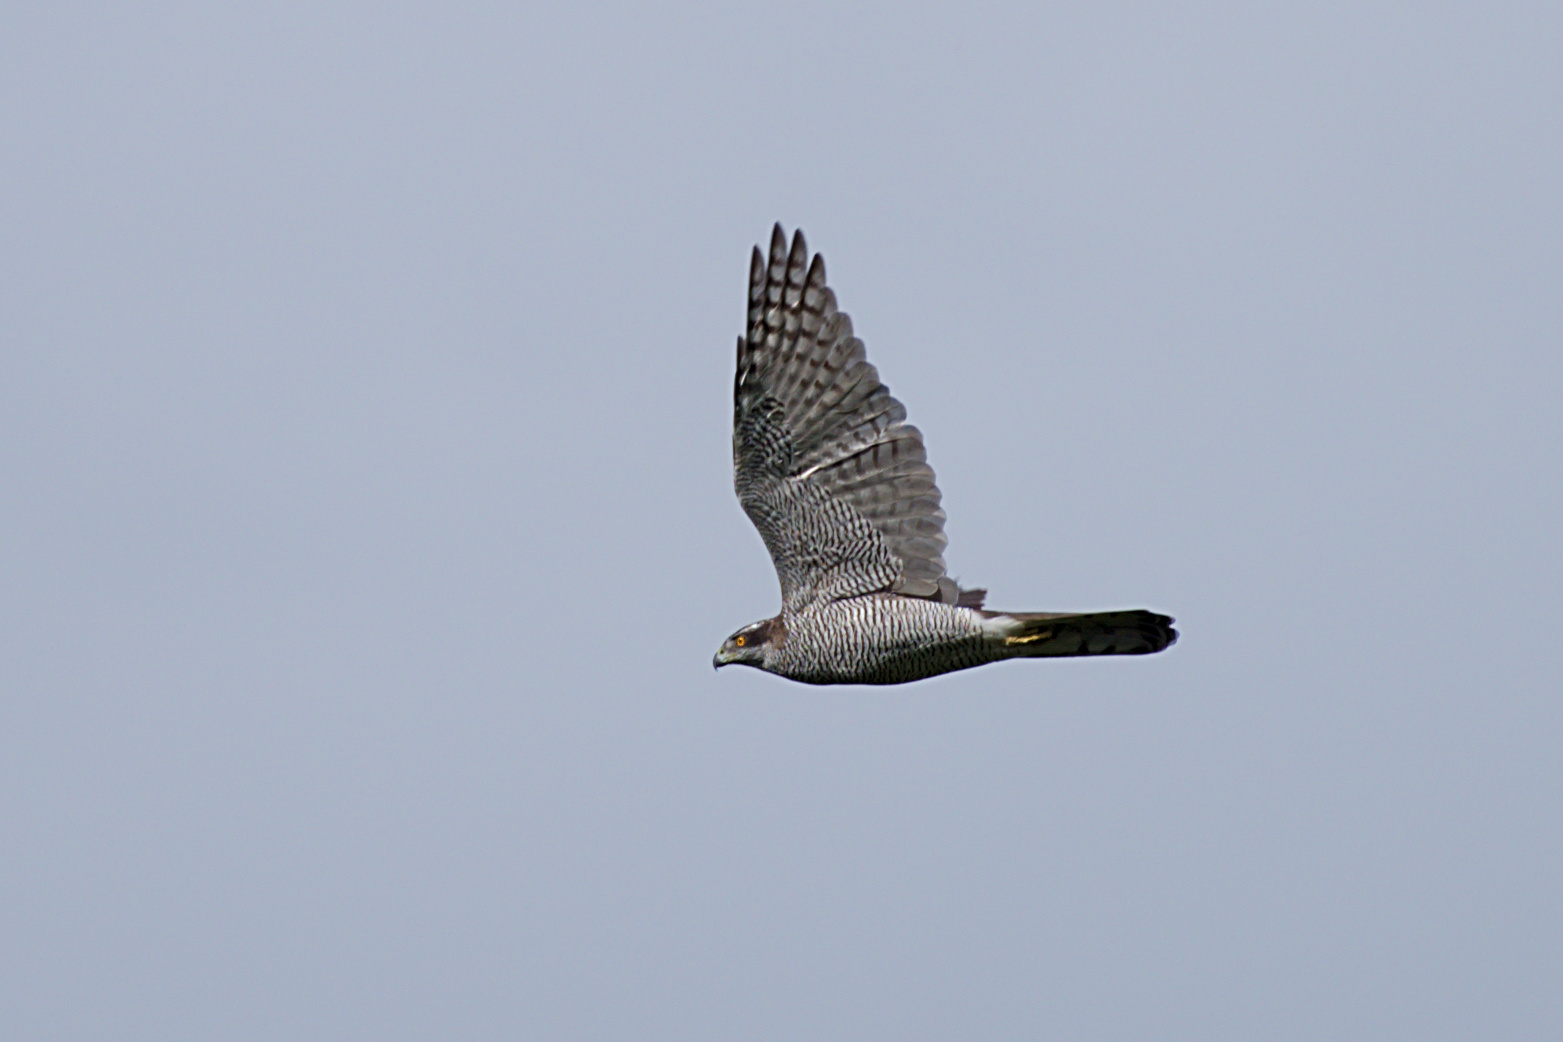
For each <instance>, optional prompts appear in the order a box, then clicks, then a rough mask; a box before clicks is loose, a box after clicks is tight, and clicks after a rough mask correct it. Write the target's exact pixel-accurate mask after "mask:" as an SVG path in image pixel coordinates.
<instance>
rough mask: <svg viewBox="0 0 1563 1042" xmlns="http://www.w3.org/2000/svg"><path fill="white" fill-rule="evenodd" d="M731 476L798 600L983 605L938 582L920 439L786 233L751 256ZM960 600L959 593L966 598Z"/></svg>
mask: <svg viewBox="0 0 1563 1042" xmlns="http://www.w3.org/2000/svg"><path fill="white" fill-rule="evenodd" d="M733 408H734V413H733V474H734V485H735V487H736V488H737V491H738V498H739V501H740V503H742V504H743V507H744V510H745V511H746V512H747V513H748V514H749V517H750V519H751V520H753V521H754V523H755V527H757V528H758V529H759V530H760V534H761V536H762V538H764V540H765V543H766V546H767V548H768V549H769V550H770V551H771V557H772V559H773V560H774V561H775V563H776V571H777V575H778V577H779V578H780V580H781V584H782V597H783V600H784V601H785V602H787V603H789V604H790V605H793V606H797V605H799V604H801V603H804V602H807V601H809V600H812V599H814V598H817V597H827V598H836V597H843V596H853V595H856V594H862V593H871V592H875V591H878V590H885V589H889V590H891V591H892V592H896V593H902V594H906V595H908V596H914V597H926V598H929V599H936V600H942V601H945V602H947V603H957V601H959V603H963V604H979V603H980V592H979V591H961V590H959V589H958V588H957V587H956V584H955V583H954V582H953V581H952V580H950V579H949V578H948V577H947V576H946V575H945V574H944V557H943V554H944V547H945V543H946V540H945V535H944V518H945V515H944V511H943V510H942V509H941V508H940V506H939V499H940V496H939V488H938V485H936V484H935V482H934V473H933V468H932V467H930V466H929V465H928V461H927V454H926V453H925V451H924V449H923V438H922V434H921V432H919V431H918V429H917V428H916V427H913V426H911V425H910V424H908V423H906V422H905V420H906V408H905V407H904V406H903V405H902V404H901V403H900V402H899V401H897V400H896V399H895V398H893V397H892V396H891V394H890V390H889V388H887V387H885V385H884V384H882V383H880V382H879V373H878V371H877V370H875V368H874V367H873V366H872V365H870V364H869V363H868V360H867V358H866V356H865V353H864V349H863V341H861V340H859V339H858V338H857V337H855V336H853V335H852V320H851V319H850V318H848V317H847V315H846V314H845V313H843V312H841V311H839V310H837V307H836V296H835V294H834V293H833V292H831V290H830V288H829V287H828V286H827V285H826V282H825V262H824V259H823V258H821V257H819V256H817V255H816V256H815V257H814V258H813V260H812V262H811V261H810V259H809V254H808V247H807V245H806V244H805V242H804V238H803V233H802V232H797V233H795V234H794V236H793V239H792V246H791V248H790V249H789V248H788V245H787V238H786V235H785V234H784V233H783V232H782V229H781V225H777V226H776V228H775V229H774V231H773V232H772V235H771V248H770V254H769V257H768V258H767V257H765V256H763V255H762V254H761V253H760V250H759V249H758V248H756V249H755V251H754V256H753V260H752V263H751V265H750V276H749V328H748V335H747V336H746V337H744V338H742V339H740V340H739V341H738V372H737V375H736V378H735V381H734V387H733ZM963 594H964V596H963Z"/></svg>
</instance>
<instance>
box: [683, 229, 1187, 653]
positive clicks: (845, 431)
mask: <svg viewBox="0 0 1563 1042" xmlns="http://www.w3.org/2000/svg"><path fill="white" fill-rule="evenodd" d="M733 486H734V488H735V489H736V490H737V492H738V502H739V503H741V504H742V505H743V508H744V512H745V513H747V514H748V515H749V519H750V520H751V521H753V522H754V526H755V527H756V528H758V529H759V530H760V537H761V538H762V539H764V540H765V546H766V549H768V550H769V551H770V553H771V560H772V561H773V562H774V563H775V565H776V575H777V578H779V579H780V580H781V596H782V606H781V611H780V612H779V613H778V614H777V615H776V616H775V617H773V618H769V619H764V620H762V621H760V622H756V623H753V624H751V625H748V626H745V627H744V628H743V629H741V630H739V631H738V632H737V633H734V634H733V635H732V636H731V637H729V638H727V641H726V642H725V643H723V645H722V647H721V650H720V651H718V652H717V653H716V658H715V659H714V660H713V662H712V665H713V667H720V666H726V665H731V664H733V663H737V664H740V665H745V666H754V667H756V668H758V669H763V670H765V671H766V672H768V673H775V674H776V675H778V676H783V677H787V678H788V679H790V680H799V681H802V682H804V683H807V684H902V683H906V682H907V681H911V680H921V679H923V678H925V677H931V676H937V675H938V674H940V673H949V672H951V671H953V670H957V669H967V668H970V667H972V666H980V665H982V664H984V663H987V662H997V661H999V660H1000V659H1009V658H1054V657H1059V656H1068V655H1146V654H1150V653H1152V652H1157V651H1161V650H1162V649H1163V648H1165V647H1167V646H1168V645H1170V644H1171V643H1172V642H1173V641H1175V640H1177V639H1178V634H1177V631H1175V630H1174V629H1173V628H1172V620H1171V619H1170V618H1168V617H1167V616H1165V615H1157V614H1155V613H1153V612H1149V611H1109V612H1095V613H1092V614H1085V615H1082V614H1071V613H1052V612H1001V611H986V610H984V609H983V606H982V605H983V598H984V596H985V594H986V591H985V590H963V589H961V588H960V587H959V586H958V585H957V584H956V583H955V581H954V580H952V579H951V578H949V577H948V576H947V575H945V573H944V556H943V554H944V547H945V542H946V540H945V536H944V517H945V515H944V511H943V510H942V509H941V508H940V506H939V498H940V497H939V487H938V486H937V485H936V484H934V475H933V468H932V467H930V466H929V465H928V460H927V454H926V453H925V452H924V451H923V436H922V433H921V432H920V431H918V429H917V428H916V427H913V426H912V425H910V424H908V423H907V422H906V408H905V407H904V406H903V405H902V404H901V403H900V402H898V401H897V400H896V399H894V398H892V397H891V396H890V389H889V388H887V387H886V386H885V385H884V384H882V383H880V382H879V373H878V371H877V370H876V369H875V368H874V367H873V366H872V365H870V364H869V363H868V361H867V358H866V357H865V355H864V351H863V341H861V340H859V339H858V338H857V337H855V336H853V335H852V321H851V319H849V318H848V317H847V315H846V313H845V312H842V311H838V310H837V309H836V295H835V294H834V293H833V292H831V290H830V287H829V286H827V285H826V283H825V260H824V258H822V257H820V256H819V255H818V254H816V255H815V256H814V258H813V259H812V260H810V258H809V250H808V246H807V245H806V244H805V242H804V239H803V232H802V231H798V232H796V233H795V234H794V235H793V237H792V247H791V249H788V246H787V236H786V233H785V232H783V231H782V227H781V225H780V224H778V225H776V227H775V229H774V230H773V231H772V232H771V249H770V255H769V257H767V256H765V255H764V254H762V253H761V252H760V248H759V247H758V246H756V247H755V249H754V255H753V258H752V259H751V261H750V264H749V330H748V335H747V336H743V337H739V339H738V373H737V376H736V377H735V379H734V381H733Z"/></svg>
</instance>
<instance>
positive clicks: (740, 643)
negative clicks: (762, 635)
mask: <svg viewBox="0 0 1563 1042" xmlns="http://www.w3.org/2000/svg"><path fill="white" fill-rule="evenodd" d="M748 641H749V638H748V637H734V638H733V643H734V644H737V645H738V646H739V647H740V648H741V647H743V646H744V645H745V644H746V643H748Z"/></svg>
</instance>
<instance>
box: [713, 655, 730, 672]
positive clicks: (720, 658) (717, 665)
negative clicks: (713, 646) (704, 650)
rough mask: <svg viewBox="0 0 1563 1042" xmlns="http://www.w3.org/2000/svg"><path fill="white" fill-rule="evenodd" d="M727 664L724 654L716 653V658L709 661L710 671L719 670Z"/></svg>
mask: <svg viewBox="0 0 1563 1042" xmlns="http://www.w3.org/2000/svg"><path fill="white" fill-rule="evenodd" d="M727 664H728V658H727V655H726V654H725V653H724V652H721V651H718V652H717V653H716V656H715V657H714V658H712V659H711V668H712V669H721V668H722V667H723V666H725V665H727Z"/></svg>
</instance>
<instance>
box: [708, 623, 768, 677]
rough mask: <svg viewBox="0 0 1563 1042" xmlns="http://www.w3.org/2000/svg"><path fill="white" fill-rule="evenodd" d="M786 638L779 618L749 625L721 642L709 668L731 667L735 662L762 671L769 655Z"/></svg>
mask: <svg viewBox="0 0 1563 1042" xmlns="http://www.w3.org/2000/svg"><path fill="white" fill-rule="evenodd" d="M786 637H787V629H786V627H784V626H783V625H782V621H781V616H777V617H776V618H774V619H762V620H761V621H759V622H753V623H750V624H749V625H747V626H745V627H744V628H743V629H741V630H739V631H738V632H737V633H735V634H733V635H732V636H731V637H728V638H727V639H726V640H725V641H723V642H722V646H721V648H720V649H719V650H718V651H717V653H716V657H715V658H714V659H712V660H711V668H712V669H718V668H720V667H722V666H731V665H732V664H733V663H735V662H736V663H737V664H739V665H741V666H753V667H754V668H756V669H764V668H765V663H766V661H767V660H768V659H769V658H770V655H771V653H772V652H773V651H775V650H776V649H777V648H779V647H781V643H782V641H783V640H785V639H786Z"/></svg>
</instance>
